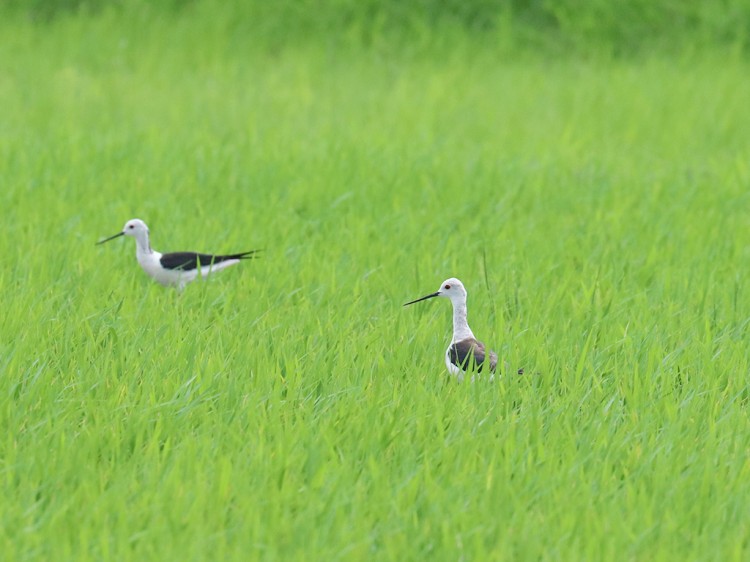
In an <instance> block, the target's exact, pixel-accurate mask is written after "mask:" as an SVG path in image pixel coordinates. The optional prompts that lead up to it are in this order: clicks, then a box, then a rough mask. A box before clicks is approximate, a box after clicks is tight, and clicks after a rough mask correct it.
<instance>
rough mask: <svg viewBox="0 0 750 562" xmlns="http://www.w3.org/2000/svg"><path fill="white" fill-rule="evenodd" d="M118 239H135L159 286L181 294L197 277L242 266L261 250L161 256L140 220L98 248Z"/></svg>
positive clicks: (138, 254)
mask: <svg viewBox="0 0 750 562" xmlns="http://www.w3.org/2000/svg"><path fill="white" fill-rule="evenodd" d="M119 236H132V237H133V238H135V257H136V258H137V259H138V263H139V264H140V266H141V268H143V271H145V272H146V273H147V274H148V275H149V276H150V277H151V278H152V279H154V280H155V281H156V282H157V283H160V284H161V285H164V286H165V287H177V289H178V290H182V289H183V288H184V287H185V285H187V284H188V283H190V282H191V281H193V280H194V279H196V278H197V277H199V276H200V277H206V276H208V275H210V274H212V273H215V272H217V271H221V270H222V269H224V268H227V267H229V266H230V265H234V264H236V263H240V260H243V259H252V258H254V257H255V254H256V253H257V252H258V250H250V251H249V252H239V253H237V254H224V255H214V254H199V253H197V252H174V253H170V254H161V253H159V252H157V251H155V250H153V249H152V248H151V243H150V242H149V237H148V226H146V223H145V222H143V221H142V220H140V219H131V220H129V221H128V222H126V223H125V226H124V227H123V229H122V232H118V233H117V234H115V235H114V236H110V237H109V238H106V239H104V240H102V241H100V242H97V245H99V244H104V243H105V242H109V241H110V240H114V239H115V238H118V237H119Z"/></svg>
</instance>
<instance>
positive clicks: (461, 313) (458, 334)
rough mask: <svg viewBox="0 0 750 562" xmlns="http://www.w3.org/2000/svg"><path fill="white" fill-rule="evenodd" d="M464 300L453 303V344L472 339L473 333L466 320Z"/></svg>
mask: <svg viewBox="0 0 750 562" xmlns="http://www.w3.org/2000/svg"><path fill="white" fill-rule="evenodd" d="M466 315H467V312H466V300H465V299H464V300H455V301H453V342H454V343H455V342H457V341H461V340H465V339H466V338H473V337H474V333H473V332H472V331H471V328H469V322H468V321H467V320H466Z"/></svg>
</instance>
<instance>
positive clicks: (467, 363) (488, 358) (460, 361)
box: [404, 277, 523, 382]
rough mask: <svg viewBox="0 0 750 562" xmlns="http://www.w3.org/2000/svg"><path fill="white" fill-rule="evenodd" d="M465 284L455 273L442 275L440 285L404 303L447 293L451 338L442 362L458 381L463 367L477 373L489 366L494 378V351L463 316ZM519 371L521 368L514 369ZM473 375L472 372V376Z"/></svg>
mask: <svg viewBox="0 0 750 562" xmlns="http://www.w3.org/2000/svg"><path fill="white" fill-rule="evenodd" d="M466 296H467V293H466V288H465V287H464V284H463V283H461V281H459V280H458V279H456V278H455V277H451V278H450V279H446V280H445V281H443V283H442V285H440V289H439V290H437V291H435V292H434V293H431V294H429V295H426V296H424V297H422V298H419V299H417V300H413V301H411V302H407V303H406V304H405V305H404V306H408V305H410V304H414V303H415V302H420V301H423V300H427V299H431V298H435V297H447V298H449V299H450V300H451V302H452V303H453V338H452V339H451V343H450V345H449V346H448V349H446V350H445V366H446V367H448V371H449V372H450V373H451V374H452V375H455V376H456V378H457V379H458V382H461V381H463V379H464V374H465V373H466V372H467V371H474V372H476V373H480V372H481V371H482V368H485V367H486V368H489V371H490V373H492V375H490V380H492V379H493V378H494V373H495V371H496V369H497V353H495V352H494V351H489V352H488V351H487V349H486V348H485V347H484V344H483V343H482V342H480V341H479V340H478V339H477V338H476V337H474V332H472V331H471V328H469V323H468V322H467V320H466V314H467V311H466ZM518 374H519V375H520V374H523V369H519V370H518ZM473 379H474V377H473V376H472V380H473Z"/></svg>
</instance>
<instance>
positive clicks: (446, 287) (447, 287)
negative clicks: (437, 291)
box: [443, 285, 451, 290]
mask: <svg viewBox="0 0 750 562" xmlns="http://www.w3.org/2000/svg"><path fill="white" fill-rule="evenodd" d="M450 288H451V286H450V285H446V286H445V287H443V289H446V290H448V289H450Z"/></svg>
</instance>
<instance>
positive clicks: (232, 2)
mask: <svg viewBox="0 0 750 562" xmlns="http://www.w3.org/2000/svg"><path fill="white" fill-rule="evenodd" d="M0 14H4V15H5V16H6V17H12V18H14V19H15V18H22V19H25V20H28V21H32V22H37V23H39V24H41V25H44V24H45V23H49V22H52V21H57V20H61V19H66V18H67V17H70V16H73V17H79V16H82V17H87V18H88V17H97V16H101V15H102V14H110V15H112V16H113V17H115V18H117V19H118V20H120V21H122V20H146V21H148V20H151V19H152V18H154V17H163V18H166V19H168V20H172V21H180V20H181V19H183V18H187V19H188V20H193V21H200V22H202V24H204V25H206V26H208V27H211V28H216V27H221V28H222V29H223V32H224V33H226V34H228V35H230V36H234V35H237V36H246V37H252V42H253V44H254V45H255V46H256V48H257V47H263V48H267V49H279V48H283V47H285V46H288V45H290V44H291V45H300V44H305V45H307V44H326V45H331V46H334V47H335V48H356V47H362V46H364V47H368V48H373V47H375V48H381V49H382V48H385V49H390V48H393V47H394V45H397V46H398V48H400V49H404V48H407V49H417V50H419V51H431V50H434V49H436V48H443V49H450V47H451V46H452V45H453V44H454V43H456V42H457V41H459V42H460V41H462V40H465V39H466V37H471V39H472V41H475V42H479V43H481V44H484V45H489V46H491V47H492V48H494V49H499V50H502V51H504V52H507V51H509V50H510V51H512V52H525V51H528V50H531V51H534V52H538V51H542V52H545V53H548V54H550V55H554V56H568V55H570V54H571V53H575V54H578V55H581V54H585V55H587V56H632V55H634V54H636V55H642V54H644V53H650V52H653V51H654V50H656V51H659V52H670V53H674V52H677V53H685V52H687V53H694V52H696V51H699V52H700V51H703V50H705V49H710V48H717V47H720V48H722V49H724V50H726V51H728V52H733V53H742V54H745V55H746V54H747V50H748V46H749V44H750V43H749V41H750V4H748V2H746V1H745V0H708V1H706V0H682V1H677V0H657V1H654V0H628V1H626V2H608V1H606V0H595V1H589V2H579V1H576V0H559V1H556V2H547V1H539V0H473V1H468V2H467V1H464V0H410V1H407V2H402V1H400V0H319V1H316V2H309V1H298V0H279V1H275V2H265V1H263V0H227V1H218V0H158V1H146V0H6V1H5V2H4V3H3V5H2V6H0Z"/></svg>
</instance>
